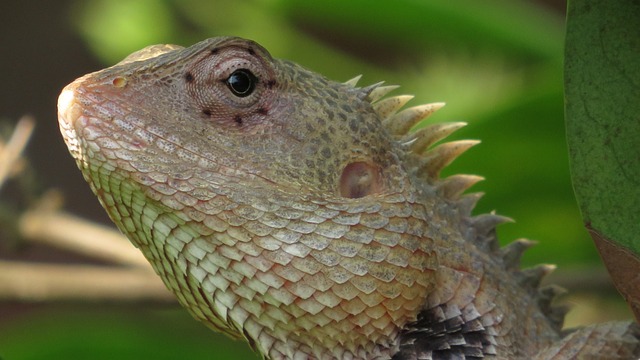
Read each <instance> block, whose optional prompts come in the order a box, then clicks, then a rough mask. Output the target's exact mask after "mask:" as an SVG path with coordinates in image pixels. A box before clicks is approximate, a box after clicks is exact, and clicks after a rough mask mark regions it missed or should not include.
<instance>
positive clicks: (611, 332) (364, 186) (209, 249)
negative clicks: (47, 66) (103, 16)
mask: <svg viewBox="0 0 640 360" xmlns="http://www.w3.org/2000/svg"><path fill="white" fill-rule="evenodd" d="M355 82H356V80H353V81H350V82H348V83H344V84H342V83H336V82H332V81H330V80H327V79H326V78H324V77H322V76H319V75H317V74H314V73H312V72H310V71H308V70H305V69H303V68H301V67H299V66H297V65H295V64H293V63H290V62H287V61H282V60H278V59H273V58H272V57H271V56H270V55H269V53H268V52H267V51H266V50H265V49H263V48H262V47H260V46H259V45H258V44H256V43H253V42H251V41H247V40H243V39H238V38H214V39H209V40H205V41H203V42H201V43H198V44H196V45H193V46H192V47H189V48H181V47H178V46H173V45H167V46H154V47H149V48H146V49H144V50H141V51H140V52H137V53H134V54H132V55H131V56H129V57H128V58H127V59H125V60H123V61H122V62H121V63H119V64H117V65H115V66H113V67H111V68H108V69H105V70H102V71H99V72H96V73H92V74H88V75H86V76H84V77H82V78H80V79H78V80H76V81H75V82H73V83H72V84H70V85H68V86H67V87H66V88H65V90H63V92H62V94H61V96H60V100H59V119H60V128H61V131H62V134H63V136H64V138H65V141H66V142H67V145H68V147H69V150H70V152H71V154H72V155H73V157H74V158H75V159H76V161H77V164H78V166H79V168H80V169H81V170H82V173H83V175H84V177H85V179H86V180H87V181H88V182H89V184H90V186H91V188H92V189H93V191H94V192H95V194H96V195H97V197H98V199H99V200H100V202H101V204H102V205H103V206H104V208H105V209H106V210H107V212H108V214H109V216H110V217H111V219H112V220H113V221H114V222H115V223H116V225H117V226H118V227H119V228H120V230H121V231H122V232H123V233H125V234H126V235H127V236H128V237H129V239H130V240H131V241H132V242H133V244H134V245H136V246H137V247H138V248H140V250H141V251H142V252H143V253H144V255H145V256H146V258H147V259H148V260H149V262H150V263H151V264H152V265H153V267H154V268H155V270H156V271H157V273H158V274H159V275H160V276H161V277H162V279H163V281H164V282H165V284H166V285H167V287H168V288H169V289H170V290H171V291H173V292H174V293H175V295H176V296H177V298H178V300H179V301H180V303H181V304H182V305H183V306H184V307H185V308H187V309H188V310H189V311H190V312H191V313H192V314H193V316H194V317H195V318H196V319H198V320H200V321H202V322H204V323H205V324H207V325H208V326H209V327H211V328H213V329H215V330H217V331H221V332H224V333H226V334H227V335H229V336H231V337H233V338H244V339H246V340H247V341H248V342H249V344H250V345H251V346H252V347H253V348H254V349H256V350H257V351H259V352H260V353H261V354H262V355H263V356H264V357H266V358H272V359H283V358H296V359H304V358H319V359H330V358H340V359H348V358H354V359H368V358H379V359H386V358H391V357H395V358H407V359H409V358H422V359H431V358H433V359H444V358H447V359H448V358H460V359H464V358H469V359H475V358H483V357H486V358H500V359H516V358H518V359H519V358H522V359H531V358H535V357H536V356H537V358H540V359H568V358H572V356H577V357H580V356H589V355H595V354H599V351H601V350H602V349H607V353H610V354H612V355H611V358H615V357H614V356H618V355H619V358H625V356H631V355H632V354H638V342H637V336H638V331H637V329H636V328H635V327H634V326H633V325H631V324H627V323H619V324H607V325H606V326H604V325H603V326H596V327H591V328H586V329H583V330H580V331H578V332H575V333H573V334H572V335H570V336H568V337H565V338H561V335H560V331H559V328H560V325H561V322H562V311H558V309H555V308H552V307H551V306H550V301H551V299H552V298H553V295H554V294H555V293H556V290H555V288H545V289H541V290H539V289H537V285H538V282H539V279H540V278H541V276H543V275H544V274H545V273H547V272H548V271H549V270H550V269H551V267H549V266H540V267H537V268H534V269H529V270H519V269H518V262H519V257H520V254H521V253H522V251H523V250H524V249H525V248H527V247H528V246H529V242H527V241H526V240H520V241H516V242H514V243H513V244H512V245H510V246H508V247H506V248H503V249H499V248H498V246H497V245H496V241H495V236H494V231H493V230H494V228H495V225H497V224H498V223H499V222H501V221H503V220H504V218H502V217H499V216H496V215H493V214H487V215H481V216H476V217H472V216H471V209H472V208H473V206H474V204H475V202H476V201H477V199H478V198H479V196H478V195H475V194H469V195H461V193H462V192H464V190H466V189H467V188H468V187H470V186H471V185H473V183H475V182H476V181H478V180H480V178H478V177H474V176H468V175H459V176H453V177H450V178H447V179H439V176H438V175H439V172H440V170H441V168H442V167H444V166H446V165H447V164H448V163H449V162H450V161H452V160H453V159H454V158H455V157H456V156H457V155H459V154H460V153H462V152H463V151H464V150H466V149H467V148H469V147H470V146H472V145H473V144H474V143H475V142H471V141H460V142H451V143H445V144H442V145H439V146H436V147H432V146H431V145H433V143H435V142H437V141H438V140H440V139H441V138H443V137H445V136H447V135H448V134H449V133H451V132H453V131H454V130H455V129H457V128H458V127H460V126H461V124H438V125H432V126H430V127H426V128H425V129H424V130H421V131H418V132H409V129H410V128H411V127H412V126H413V125H414V124H415V123H417V122H418V121H419V120H421V119H422V118H424V117H426V116H428V115H429V114H430V113H431V112H433V111H435V110H436V109H437V108H439V107H440V106H441V104H429V105H424V106H420V107H414V108H410V109H407V110H404V111H401V112H398V113H397V110H398V109H399V108H401V107H402V106H403V105H404V103H406V101H407V100H408V99H409V98H408V97H403V96H400V97H392V98H387V99H382V100H381V98H382V97H383V96H384V95H385V94H386V93H387V92H388V91H390V90H392V87H382V86H378V85H373V86H370V87H366V88H357V87H355ZM587 340H588V341H587ZM592 340H593V341H592ZM596 340H597V341H596ZM611 349H613V350H611ZM614 350H615V351H614ZM571 351H573V352H571ZM536 354H537V355H536ZM600 355H602V354H600Z"/></svg>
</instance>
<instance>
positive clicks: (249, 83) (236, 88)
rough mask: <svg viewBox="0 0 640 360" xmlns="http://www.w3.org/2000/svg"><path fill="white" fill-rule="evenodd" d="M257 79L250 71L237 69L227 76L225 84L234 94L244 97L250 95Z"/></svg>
mask: <svg viewBox="0 0 640 360" xmlns="http://www.w3.org/2000/svg"><path fill="white" fill-rule="evenodd" d="M257 80H258V79H256V77H255V75H253V74H252V73H251V71H249V70H247V69H238V70H236V71H234V72H233V73H232V74H231V75H229V77H228V78H227V86H228V87H229V89H230V90H231V92H232V93H233V94H234V95H235V96H238V97H245V96H249V95H251V93H252V92H253V90H254V89H255V88H256V82H257Z"/></svg>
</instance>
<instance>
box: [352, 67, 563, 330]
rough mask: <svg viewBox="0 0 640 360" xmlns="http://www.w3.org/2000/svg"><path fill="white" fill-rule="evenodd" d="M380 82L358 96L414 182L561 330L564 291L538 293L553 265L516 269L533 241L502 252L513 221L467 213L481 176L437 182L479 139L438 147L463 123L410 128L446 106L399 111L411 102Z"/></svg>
mask: <svg viewBox="0 0 640 360" xmlns="http://www.w3.org/2000/svg"><path fill="white" fill-rule="evenodd" d="M359 79H360V77H359V76H358V77H356V78H354V79H351V80H349V81H348V82H346V84H348V85H351V86H354V87H355V85H356V83H357V81H358V80H359ZM382 84H383V82H380V83H377V84H373V85H370V86H368V87H365V88H361V94H362V95H361V96H362V97H363V98H365V99H367V100H369V101H370V102H371V104H372V105H373V108H374V110H375V111H376V112H377V113H378V115H379V116H380V118H381V119H382V123H383V125H384V126H385V127H386V128H387V130H388V131H389V133H390V134H392V135H393V136H394V137H396V139H397V140H398V142H399V144H400V145H401V146H402V147H403V148H404V149H405V151H407V156H408V158H409V159H410V161H411V163H412V164H413V165H412V166H413V169H412V170H411V172H412V173H413V174H414V175H415V176H417V177H418V178H421V179H423V180H424V181H426V182H427V183H428V184H430V185H432V186H434V187H435V188H436V190H437V191H438V193H439V194H440V195H441V196H443V197H444V198H445V199H449V200H450V201H451V202H452V204H454V205H455V206H457V208H458V211H459V213H460V214H462V216H463V218H466V220H465V221H464V222H465V224H466V225H467V226H466V228H461V229H462V230H463V234H462V235H463V236H464V237H465V238H466V239H467V240H468V241H470V242H473V243H474V244H475V245H476V246H477V247H478V248H479V249H481V250H483V251H485V252H488V253H490V254H492V255H493V256H497V257H500V258H501V259H502V263H503V265H504V269H505V271H507V272H510V273H512V274H513V275H514V279H515V281H517V282H518V284H520V285H521V286H522V287H523V288H524V289H525V290H527V291H528V292H529V293H530V294H531V295H532V296H533V297H534V298H535V299H536V301H537V302H538V306H539V307H540V309H541V310H542V311H543V313H544V314H546V316H547V317H548V318H549V320H550V321H551V323H552V324H554V325H555V326H556V327H557V328H558V329H560V328H561V327H562V323H563V321H564V315H565V313H566V311H567V309H566V308H565V307H561V306H556V305H553V304H552V303H553V301H554V299H555V298H556V296H558V295H559V294H562V293H563V292H564V290H563V289H561V288H559V287H557V286H546V287H542V288H540V281H541V280H542V278H544V277H545V276H546V275H547V274H549V273H550V272H552V271H553V270H554V269H555V266H553V265H547V264H542V265H538V266H535V267H532V268H528V269H520V259H521V257H522V254H523V253H524V252H525V251H526V250H527V249H528V248H529V247H531V246H533V245H534V244H535V242H533V241H530V240H526V239H518V240H515V241H513V242H512V243H510V244H509V245H507V246H505V247H503V248H500V246H499V244H498V240H497V237H496V232H495V229H496V226H497V225H499V224H501V223H504V222H510V221H512V220H511V219H509V218H507V217H504V216H500V215H497V214H495V213H493V212H491V213H489V214H482V215H478V216H472V215H471V212H472V210H473V208H474V207H475V205H476V203H477V202H478V200H479V199H480V198H481V197H482V195H483V194H482V193H471V194H464V192H465V191H466V190H467V189H469V188H470V187H471V186H473V185H474V184H475V183H477V182H478V181H481V180H483V178H482V177H480V176H476V175H464V174H459V175H452V176H449V177H447V178H440V172H441V171H442V169H443V168H445V167H446V166H447V165H449V164H450V163H451V162H452V161H453V160H455V159H456V158H457V157H458V156H460V155H461V154H462V153H464V152H465V151H466V150H468V149H469V148H471V147H473V146H474V145H476V144H478V143H479V141H477V140H458V141H450V142H444V143H440V144H438V142H439V141H441V140H443V139H444V138H446V137H448V136H449V135H451V134H452V133H454V132H455V131H456V130H458V129H460V128H462V127H464V126H465V125H466V123H463V122H452V123H440V124H431V125H427V126H425V127H423V128H420V129H418V130H416V131H412V130H413V128H414V127H415V126H416V125H417V124H419V123H420V122H421V121H423V120H424V119H426V118H427V117H429V116H430V115H431V114H433V113H434V112H435V111H437V110H439V109H440V108H442V107H443V106H444V103H440V102H438V103H431V104H425V105H419V106H414V107H410V108H406V109H404V110H401V109H402V107H403V106H404V105H405V104H406V103H407V102H408V101H409V100H411V99H412V98H413V96H409V95H399V96H393V97H387V98H384V96H385V95H387V94H388V93H389V92H391V91H393V90H395V89H397V88H398V86H395V85H387V86H382Z"/></svg>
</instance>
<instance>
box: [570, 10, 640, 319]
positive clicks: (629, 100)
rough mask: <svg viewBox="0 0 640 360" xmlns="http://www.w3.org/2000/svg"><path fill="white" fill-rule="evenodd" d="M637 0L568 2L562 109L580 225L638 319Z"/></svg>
mask: <svg viewBox="0 0 640 360" xmlns="http://www.w3.org/2000/svg"><path fill="white" fill-rule="evenodd" d="M639 14H640V2H639V1H634V0H620V1H588V0H575V1H571V2H570V3H569V11H568V15H567V37H566V50H565V51H566V54H565V55H566V58H565V99H566V100H565V101H566V105H565V111H566V121H567V139H568V143H569V151H570V159H571V171H572V176H573V184H574V189H575V193H576V198H577V200H578V203H579V205H580V209H581V211H582V215H583V218H584V222H585V226H586V227H587V229H588V230H589V232H590V233H591V235H592V237H593V240H594V241H595V243H596V247H597V248H598V250H599V251H600V255H601V256H602V258H603V260H604V262H605V265H606V266H607V268H608V270H609V273H610V274H611V276H612V278H613V280H614V282H615V284H616V287H617V288H618V290H619V291H620V292H621V293H622V294H623V296H624V297H625V298H626V300H627V302H628V303H629V304H630V305H631V307H632V309H633V310H634V313H635V315H636V318H637V319H640V276H639V275H638V274H639V273H640V260H639V255H640V16H639Z"/></svg>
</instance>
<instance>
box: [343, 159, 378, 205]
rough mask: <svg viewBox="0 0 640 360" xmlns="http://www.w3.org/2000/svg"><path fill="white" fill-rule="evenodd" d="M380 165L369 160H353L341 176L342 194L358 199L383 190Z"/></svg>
mask: <svg viewBox="0 0 640 360" xmlns="http://www.w3.org/2000/svg"><path fill="white" fill-rule="evenodd" d="M382 187H383V186H382V175H381V171H380V167H379V166H377V165H374V164H370V163H367V162H362V161H358V162H353V163H351V164H348V165H347V166H345V168H344V170H342V176H340V195H341V196H343V197H346V198H351V199H357V198H361V197H365V196H367V195H371V194H377V193H379V192H381V191H382Z"/></svg>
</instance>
